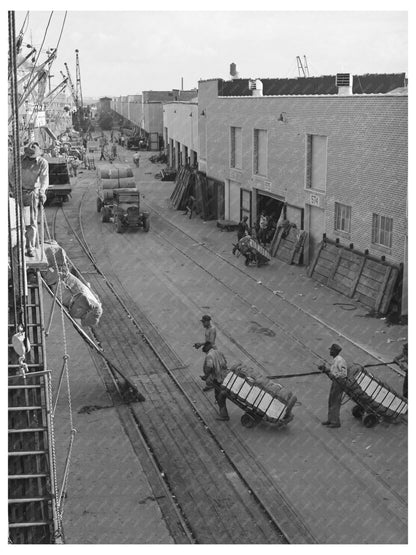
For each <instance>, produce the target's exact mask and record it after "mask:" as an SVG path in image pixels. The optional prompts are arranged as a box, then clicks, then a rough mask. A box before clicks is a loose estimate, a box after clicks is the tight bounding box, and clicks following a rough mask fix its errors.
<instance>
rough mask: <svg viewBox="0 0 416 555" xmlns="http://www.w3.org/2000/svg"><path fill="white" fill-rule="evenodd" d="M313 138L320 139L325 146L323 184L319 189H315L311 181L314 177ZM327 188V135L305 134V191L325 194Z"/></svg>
mask: <svg viewBox="0 0 416 555" xmlns="http://www.w3.org/2000/svg"><path fill="white" fill-rule="evenodd" d="M314 137H321V138H323V139H325V142H326V145H325V147H326V148H325V171H324V172H323V173H322V177H323V180H322V181H323V182H324V186H323V187H321V188H319V187H316V186H314V185H316V183H314V182H313V181H314V180H313V177H314V172H313V166H314V164H313V159H314V154H313V151H314V149H313V138H314ZM327 186H328V136H327V135H320V134H319V133H307V134H306V169H305V189H308V190H312V191H318V192H321V193H326V190H327Z"/></svg>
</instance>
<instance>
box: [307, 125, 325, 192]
mask: <svg viewBox="0 0 416 555" xmlns="http://www.w3.org/2000/svg"><path fill="white" fill-rule="evenodd" d="M306 148H307V153H306V187H307V188H310V189H317V190H318V191H326V169H327V148H328V137H325V136H323V135H308V136H307V145H306Z"/></svg>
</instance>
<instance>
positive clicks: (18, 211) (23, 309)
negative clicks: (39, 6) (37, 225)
mask: <svg viewBox="0 0 416 555" xmlns="http://www.w3.org/2000/svg"><path fill="white" fill-rule="evenodd" d="M8 23H9V59H10V67H11V69H12V71H11V76H10V103H11V111H12V116H13V117H12V154H13V191H14V198H15V201H16V204H15V216H16V225H17V240H16V243H17V244H16V253H17V274H18V276H17V277H18V292H19V316H18V319H17V320H16V322H15V326H16V329H17V328H18V326H19V324H22V325H23V327H24V331H25V335H26V337H28V334H27V303H26V290H27V281H26V280H27V277H26V271H25V259H24V245H25V239H24V231H23V227H24V219H23V201H22V185H21V183H22V180H21V161H20V147H19V144H20V141H19V108H18V91H17V68H16V43H15V40H16V36H15V17H14V12H9V20H8ZM12 260H13V258H12Z"/></svg>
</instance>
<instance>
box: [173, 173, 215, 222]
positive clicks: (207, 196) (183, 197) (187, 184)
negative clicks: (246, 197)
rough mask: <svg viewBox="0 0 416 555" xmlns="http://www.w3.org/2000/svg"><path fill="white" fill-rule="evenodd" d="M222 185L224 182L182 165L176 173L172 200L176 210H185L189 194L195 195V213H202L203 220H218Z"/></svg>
mask: <svg viewBox="0 0 416 555" xmlns="http://www.w3.org/2000/svg"><path fill="white" fill-rule="evenodd" d="M221 186H222V184H221V183H219V182H217V181H215V180H214V179H207V177H206V176H205V174H203V173H201V172H199V171H196V170H192V169H191V168H188V167H184V166H182V167H181V168H180V169H179V171H178V173H177V175H176V181H175V187H174V189H173V192H172V194H171V196H170V200H171V202H172V205H173V207H174V208H176V210H184V209H185V208H186V204H187V202H188V199H189V196H190V195H193V196H194V197H195V204H194V209H195V213H196V214H200V216H201V218H202V219H203V220H216V219H217V218H218V211H219V209H218V204H219V202H218V199H219V191H220V187H221Z"/></svg>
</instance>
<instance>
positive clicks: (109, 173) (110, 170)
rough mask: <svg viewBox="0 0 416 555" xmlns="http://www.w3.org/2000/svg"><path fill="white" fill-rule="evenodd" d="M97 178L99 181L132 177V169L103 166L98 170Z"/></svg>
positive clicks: (128, 167)
mask: <svg viewBox="0 0 416 555" xmlns="http://www.w3.org/2000/svg"><path fill="white" fill-rule="evenodd" d="M97 172H98V176H99V177H101V179H123V178H125V177H133V168H131V167H130V166H104V167H101V168H98V170H97Z"/></svg>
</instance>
